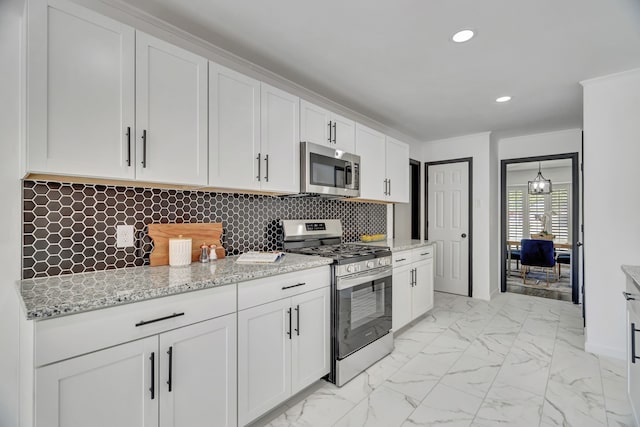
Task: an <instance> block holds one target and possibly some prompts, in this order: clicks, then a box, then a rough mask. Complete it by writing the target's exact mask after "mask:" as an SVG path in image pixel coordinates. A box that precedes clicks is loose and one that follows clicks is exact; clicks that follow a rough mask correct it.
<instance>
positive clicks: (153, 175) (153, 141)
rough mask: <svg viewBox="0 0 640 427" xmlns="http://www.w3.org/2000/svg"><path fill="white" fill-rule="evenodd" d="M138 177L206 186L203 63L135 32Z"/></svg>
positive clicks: (198, 58) (200, 59)
mask: <svg viewBox="0 0 640 427" xmlns="http://www.w3.org/2000/svg"><path fill="white" fill-rule="evenodd" d="M136 120H137V126H136V128H137V132H136V134H137V143H136V146H137V156H136V158H137V164H136V178H137V179H139V180H143V181H154V182H168V183H174V184H193V185H206V184H207V61H206V59H204V58H202V57H201V56H198V55H195V54H193V53H191V52H188V51H186V50H184V49H181V48H179V47H176V46H174V45H172V44H169V43H166V42H164V41H162V40H159V39H156V38H155V37H152V36H149V35H147V34H144V33H141V32H138V33H137V34H136Z"/></svg>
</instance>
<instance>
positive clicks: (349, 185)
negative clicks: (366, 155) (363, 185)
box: [344, 160, 356, 189]
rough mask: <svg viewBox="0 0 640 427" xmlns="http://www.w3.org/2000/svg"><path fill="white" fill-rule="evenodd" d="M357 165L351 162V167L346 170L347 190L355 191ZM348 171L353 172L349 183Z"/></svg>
mask: <svg viewBox="0 0 640 427" xmlns="http://www.w3.org/2000/svg"><path fill="white" fill-rule="evenodd" d="M355 166H356V164H355V162H354V161H353V160H350V161H349V166H347V168H345V174H344V175H345V185H344V186H345V188H348V189H355V187H356V185H355V176H356V167H355ZM347 170H350V171H351V180H350V181H349V174H348V173H347Z"/></svg>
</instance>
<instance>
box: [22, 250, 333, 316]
mask: <svg viewBox="0 0 640 427" xmlns="http://www.w3.org/2000/svg"><path fill="white" fill-rule="evenodd" d="M237 258H238V257H237V256H233V257H226V258H223V259H220V260H216V261H211V262H209V263H206V264H200V263H193V264H191V265H190V266H187V267H169V266H160V267H149V266H144V267H131V268H121V269H115V270H105V271H94V272H90V273H78V274H67V275H63V276H55V277H45V278H39V279H27V280H22V281H19V282H18V291H19V293H20V295H21V297H22V301H23V303H24V307H25V311H26V315H27V319H29V320H38V319H47V318H52V317H57V316H62V315H67V314H73V313H81V312H84V311H90V310H97V309H102V308H108V307H113V306H117V305H122V304H128V303H132V302H138V301H145V300H148V299H152V298H158V297H163V296H168V295H174V294H179V293H182V292H188V291H194V290H198V289H207V288H212V287H216V286H223V285H229V284H232V283H237V282H243V281H247V280H251V279H258V278H261V277H269V276H275V275H278V274H284V273H291V272H294V271H299V270H306V269H309V268H313V267H320V266H323V265H329V264H331V263H332V262H333V261H332V260H331V259H330V258H322V257H318V256H307V255H297V254H290V253H288V254H286V255H285V256H284V257H283V258H282V259H280V260H278V261H276V262H275V263H272V264H236V259H237Z"/></svg>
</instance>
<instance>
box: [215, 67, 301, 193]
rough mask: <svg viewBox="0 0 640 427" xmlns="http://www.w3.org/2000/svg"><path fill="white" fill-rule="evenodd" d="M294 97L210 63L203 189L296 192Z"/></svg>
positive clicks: (297, 160) (297, 158)
mask: <svg viewBox="0 0 640 427" xmlns="http://www.w3.org/2000/svg"><path fill="white" fill-rule="evenodd" d="M299 102H300V99H299V98H298V97H297V96H293V95H291V94H289V93H287V92H284V91H282V90H280V89H277V88H275V87H273V86H269V85H267V84H265V83H260V82H259V81H258V80H255V79H252V78H250V77H247V76H245V75H244V74H241V73H238V72H237V71H233V70H230V69H228V68H226V67H223V66H221V65H218V64H215V63H213V62H211V63H210V64H209V185H210V186H213V187H219V188H229V189H240V190H260V191H273V192H280V193H297V192H299V191H300V138H299V135H300V132H299V123H300V120H299V111H300V106H299Z"/></svg>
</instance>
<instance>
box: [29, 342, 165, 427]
mask: <svg viewBox="0 0 640 427" xmlns="http://www.w3.org/2000/svg"><path fill="white" fill-rule="evenodd" d="M151 355H153V356H154V358H156V357H157V356H158V338H157V337H149V338H145V339H141V340H137V341H133V342H130V343H127V344H121V345H118V346H116V347H112V348H108V349H106V350H101V351H97V352H95V353H90V354H87V355H84V356H79V357H75V358H73V359H69V360H65V361H62V362H58V363H54V364H52V365H48V366H44V367H42V368H38V369H36V375H35V380H36V417H35V425H36V426H37V427H63V426H64V427H87V426H94V427H112V426H119V427H143V426H144V427H153V426H157V425H158V398H157V397H158V396H157V394H156V395H154V396H153V399H152V398H151V397H152V396H151V391H150V387H151V384H152V378H157V373H158V364H157V362H156V363H154V364H152V363H151V360H150V358H151ZM156 360H157V359H156ZM152 372H153V374H152Z"/></svg>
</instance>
